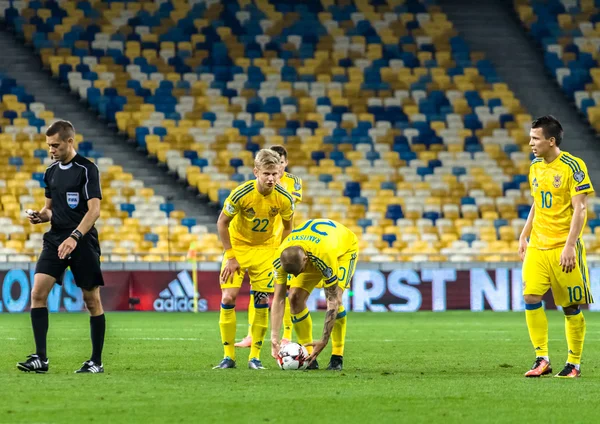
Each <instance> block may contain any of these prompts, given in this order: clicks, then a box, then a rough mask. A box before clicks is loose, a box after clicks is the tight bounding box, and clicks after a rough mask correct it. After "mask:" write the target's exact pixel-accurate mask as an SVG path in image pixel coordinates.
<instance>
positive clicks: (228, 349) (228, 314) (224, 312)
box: [219, 303, 236, 360]
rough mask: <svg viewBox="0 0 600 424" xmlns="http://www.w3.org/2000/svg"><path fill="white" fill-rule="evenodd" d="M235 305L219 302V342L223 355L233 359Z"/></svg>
mask: <svg viewBox="0 0 600 424" xmlns="http://www.w3.org/2000/svg"><path fill="white" fill-rule="evenodd" d="M235 326H236V321H235V305H224V304H222V303H221V313H220V314H219V328H220V329H221V342H222V343H223V350H224V351H225V356H229V357H230V358H231V359H233V360H235V346H234V345H233V343H234V342H235Z"/></svg>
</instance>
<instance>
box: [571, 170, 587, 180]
mask: <svg viewBox="0 0 600 424" xmlns="http://www.w3.org/2000/svg"><path fill="white" fill-rule="evenodd" d="M573 179H575V181H577V182H578V183H580V182H582V181H583V180H584V179H585V172H583V171H577V172H576V173H574V174H573Z"/></svg>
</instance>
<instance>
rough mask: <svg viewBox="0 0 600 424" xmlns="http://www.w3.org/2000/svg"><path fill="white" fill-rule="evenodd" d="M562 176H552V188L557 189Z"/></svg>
mask: <svg viewBox="0 0 600 424" xmlns="http://www.w3.org/2000/svg"><path fill="white" fill-rule="evenodd" d="M561 179H562V175H555V176H554V181H553V182H552V185H553V186H554V188H559V187H560V185H561V183H562V181H561Z"/></svg>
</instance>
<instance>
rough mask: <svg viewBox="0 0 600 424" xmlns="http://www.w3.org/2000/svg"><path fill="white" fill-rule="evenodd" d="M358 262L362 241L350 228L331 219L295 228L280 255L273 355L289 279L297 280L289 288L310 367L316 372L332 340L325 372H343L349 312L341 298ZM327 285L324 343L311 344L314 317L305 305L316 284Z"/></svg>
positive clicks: (274, 308) (276, 349) (277, 272)
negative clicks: (321, 356) (359, 242)
mask: <svg viewBox="0 0 600 424" xmlns="http://www.w3.org/2000/svg"><path fill="white" fill-rule="evenodd" d="M357 260H358V238H357V237H356V234H354V233H353V232H352V231H350V230H349V229H348V228H346V227H345V226H343V225H342V224H340V223H339V222H335V221H332V220H329V219H311V220H308V221H306V222H304V223H303V224H302V225H300V226H299V227H297V228H296V229H294V231H292V233H291V234H290V235H289V236H288V237H287V238H286V239H285V241H284V242H283V243H282V244H281V246H280V247H279V250H278V251H277V258H276V259H275V261H274V262H273V266H274V268H275V294H274V298H273V304H272V317H271V354H272V355H273V357H276V356H277V353H278V352H279V349H280V344H281V340H280V330H281V321H282V317H283V311H284V308H285V295H286V284H287V282H288V275H293V276H294V277H296V278H292V280H291V282H290V289H289V294H288V296H289V299H290V309H291V314H292V322H293V325H294V331H295V332H296V336H297V337H298V343H300V344H302V345H305V346H307V349H308V351H309V353H310V356H309V361H310V365H309V368H318V365H317V361H316V359H317V357H318V356H319V354H320V353H321V351H322V350H323V349H324V348H325V346H327V343H328V342H329V337H330V336H331V337H332V338H333V349H332V354H331V360H330V361H329V365H328V367H327V369H329V370H341V369H342V367H343V355H344V343H345V339H346V310H345V309H344V306H343V305H342V294H343V292H344V290H345V289H347V288H349V287H350V282H351V280H352V275H353V274H354V269H355V267H356V261H357ZM321 280H324V287H325V296H326V298H327V312H326V316H325V325H324V328H323V336H322V337H321V340H318V341H315V342H313V338H312V318H311V316H310V312H309V311H308V308H307V306H306V301H307V299H308V297H309V295H310V294H311V292H312V291H313V290H314V289H315V287H316V286H317V284H319V282H320V281H321Z"/></svg>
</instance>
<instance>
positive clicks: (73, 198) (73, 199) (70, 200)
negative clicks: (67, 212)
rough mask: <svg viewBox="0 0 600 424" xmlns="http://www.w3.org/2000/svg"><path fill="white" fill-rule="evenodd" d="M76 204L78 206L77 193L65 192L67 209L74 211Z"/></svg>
mask: <svg viewBox="0 0 600 424" xmlns="http://www.w3.org/2000/svg"><path fill="white" fill-rule="evenodd" d="M78 204H79V193H75V192H72V191H68V192H67V205H69V207H70V208H71V209H75V208H76V207H77V205H78Z"/></svg>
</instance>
